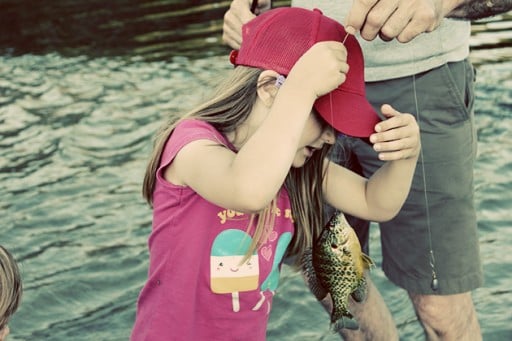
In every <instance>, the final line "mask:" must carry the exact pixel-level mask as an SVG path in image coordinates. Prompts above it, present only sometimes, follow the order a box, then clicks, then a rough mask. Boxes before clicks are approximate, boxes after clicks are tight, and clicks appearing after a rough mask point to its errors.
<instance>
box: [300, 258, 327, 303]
mask: <svg viewBox="0 0 512 341" xmlns="http://www.w3.org/2000/svg"><path fill="white" fill-rule="evenodd" d="M301 264H302V273H303V274H304V277H305V278H306V282H307V284H308V287H309V290H311V292H312V293H313V294H314V295H315V297H316V299H317V300H319V301H321V300H323V299H324V298H325V297H326V296H327V290H325V288H324V287H323V286H322V284H320V281H319V280H318V277H317V276H316V271H315V268H314V266H313V250H312V249H307V250H306V251H304V254H303V255H302V258H301Z"/></svg>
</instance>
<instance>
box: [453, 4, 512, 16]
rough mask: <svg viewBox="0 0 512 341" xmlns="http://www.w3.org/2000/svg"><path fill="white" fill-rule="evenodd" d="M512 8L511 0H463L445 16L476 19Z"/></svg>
mask: <svg viewBox="0 0 512 341" xmlns="http://www.w3.org/2000/svg"><path fill="white" fill-rule="evenodd" d="M510 10H512V0H463V2H462V3H461V4H460V5H458V6H457V7H455V8H454V9H453V10H452V11H451V12H450V13H448V15H447V16H446V17H447V18H453V19H466V20H477V19H482V18H487V17H492V16H493V15H497V14H501V13H505V12H508V11H510Z"/></svg>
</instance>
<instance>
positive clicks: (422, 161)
mask: <svg viewBox="0 0 512 341" xmlns="http://www.w3.org/2000/svg"><path fill="white" fill-rule="evenodd" d="M413 63H414V67H415V68H416V64H415V63H416V62H415V60H414V59H413ZM412 88H413V95H414V105H415V107H416V120H417V121H418V125H420V126H421V120H420V114H419V112H420V109H419V105H418V94H417V91H416V74H413V75H412ZM420 164H421V175H422V180H423V194H424V198H425V213H426V215H427V231H428V245H429V262H430V268H431V270H432V282H431V283H430V287H431V288H432V290H434V291H436V290H437V289H439V281H438V280H437V275H436V268H435V264H436V259H435V257H434V250H433V247H432V232H431V224H430V208H429V206H430V205H429V201H428V194H427V177H426V175H425V159H424V157H423V148H420Z"/></svg>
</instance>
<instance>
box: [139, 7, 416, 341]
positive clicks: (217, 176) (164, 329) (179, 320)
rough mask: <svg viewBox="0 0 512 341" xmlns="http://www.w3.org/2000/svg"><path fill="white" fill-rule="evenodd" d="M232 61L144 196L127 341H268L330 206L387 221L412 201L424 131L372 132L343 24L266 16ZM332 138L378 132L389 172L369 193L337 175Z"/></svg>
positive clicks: (155, 166) (392, 127)
mask: <svg viewBox="0 0 512 341" xmlns="http://www.w3.org/2000/svg"><path fill="white" fill-rule="evenodd" d="M345 40H346V42H345ZM342 42H345V43H344V44H342ZM231 57H232V58H231V60H232V62H233V63H234V64H235V65H237V66H236V68H235V69H234V70H233V72H232V73H231V75H230V77H228V78H227V79H226V81H225V82H224V83H223V84H221V85H220V87H219V88H218V90H217V92H216V93H215V94H214V95H213V97H212V98H211V99H210V100H209V101H207V102H206V103H204V104H202V105H200V106H199V107H198V108H196V109H194V110H192V111H191V112H190V113H188V114H187V115H185V116H184V117H182V118H181V119H179V120H178V121H177V122H174V123H172V124H168V125H167V126H166V127H165V128H164V129H163V130H162V131H161V133H160V134H159V135H158V137H157V140H156V146H155V150H154V153H153V155H152V158H151V160H150V162H149V165H148V168H147V171H146V176H145V179H144V188H143V192H144V196H145V198H146V199H147V200H148V202H149V203H150V204H151V205H152V206H153V230H152V233H151V236H150V237H149V242H148V244H149V250H150V266H149V278H148V281H147V283H146V284H145V286H144V288H143V289H142V291H141V294H140V296H139V300H138V306H137V317H136V321H135V326H134V329H133V331H132V340H152V341H154V340H206V339H208V340H264V339H265V334H266V326H267V321H268V315H269V312H270V307H271V303H272V297H273V295H274V292H275V290H276V288H277V284H278V280H279V270H280V266H281V262H282V260H283V257H285V256H299V257H297V259H300V255H301V254H302V252H303V251H304V250H305V249H306V248H307V247H311V245H312V242H313V241H314V240H315V239H316V237H317V236H318V234H319V232H320V230H321V229H322V227H323V226H324V219H323V204H324V203H328V204H330V205H332V206H333V207H335V208H337V209H339V210H341V211H344V212H346V213H350V214H352V215H356V216H359V217H362V218H364V219H369V220H375V221H382V220H387V219H390V218H392V217H393V216H394V215H395V214H396V213H397V211H398V210H399V209H400V207H401V205H402V203H403V201H404V200H405V198H406V196H407V193H408V190H409V186H410V182H411V178H412V174H413V171H414V168H415V164H416V160H417V157H418V153H419V149H420V146H419V133H418V126H417V124H416V121H415V120H414V118H413V116H412V115H409V114H401V113H399V112H397V111H396V110H394V109H393V108H391V107H390V106H383V108H382V113H383V114H384V115H385V116H386V117H388V119H387V120H385V121H382V122H380V123H378V124H376V125H375V122H377V116H376V115H375V113H374V112H372V110H371V109H370V106H369V104H368V103H367V102H366V100H365V98H364V79H363V76H362V71H363V70H362V65H363V62H362V55H361V51H360V48H359V45H358V44H357V41H356V40H355V39H354V37H353V36H347V33H346V32H345V30H344V29H343V27H342V26H341V25H340V24H338V23H337V22H335V21H334V20H331V19H329V18H327V17H325V16H323V15H322V14H321V13H320V12H319V11H309V10H303V9H299V8H280V9H275V10H271V11H268V12H266V13H264V14H262V15H260V16H258V17H257V18H255V19H254V20H252V21H251V22H249V23H248V24H247V25H245V26H244V36H243V44H242V47H241V49H240V50H239V51H238V53H234V54H232V56H231ZM349 65H350V72H349ZM285 76H286V78H285ZM327 122H328V123H327ZM333 127H334V128H335V129H336V130H339V131H341V132H343V133H346V134H357V135H358V136H363V135H365V136H368V135H370V133H371V132H373V133H372V134H371V135H370V136H369V139H370V141H371V142H372V143H373V144H374V148H375V149H376V150H377V151H379V152H380V158H381V159H383V160H387V161H389V162H387V163H386V164H385V165H384V166H383V167H382V168H381V169H380V170H379V171H378V172H377V173H376V174H375V175H374V176H373V177H372V178H371V179H369V180H366V179H364V178H362V177H360V176H358V175H356V174H355V173H352V172H351V171H349V170H347V169H345V168H343V167H341V166H339V165H337V164H335V163H332V162H330V161H329V160H328V158H327V154H328V150H329V147H330V146H331V145H332V144H333V143H334V141H335V131H334V129H333Z"/></svg>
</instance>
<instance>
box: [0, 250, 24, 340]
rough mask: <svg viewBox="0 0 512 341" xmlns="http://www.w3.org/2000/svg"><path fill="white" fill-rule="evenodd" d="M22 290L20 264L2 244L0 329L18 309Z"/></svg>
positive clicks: (0, 254)
mask: <svg viewBox="0 0 512 341" xmlns="http://www.w3.org/2000/svg"><path fill="white" fill-rule="evenodd" d="M22 291H23V289H22V284H21V276H20V271H19V268H18V265H17V263H16V261H15V260H14V257H13V256H12V255H11V254H10V253H9V251H7V250H6V249H5V248H4V247H3V246H1V245H0V331H2V329H4V327H5V326H6V325H7V323H8V322H9V318H10V317H11V316H12V315H13V314H14V313H15V312H16V310H17V309H18V306H19V304H20V301H21V294H22Z"/></svg>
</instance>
